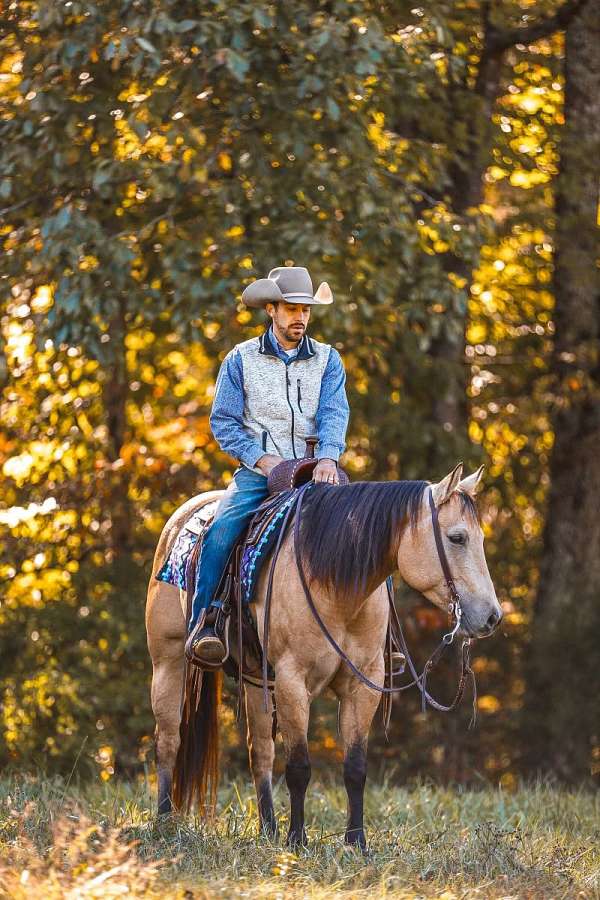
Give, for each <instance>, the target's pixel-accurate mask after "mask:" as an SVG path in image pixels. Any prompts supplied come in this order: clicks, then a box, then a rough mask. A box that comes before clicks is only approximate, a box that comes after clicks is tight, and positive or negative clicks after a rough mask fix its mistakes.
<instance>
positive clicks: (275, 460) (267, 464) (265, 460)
mask: <svg viewBox="0 0 600 900" xmlns="http://www.w3.org/2000/svg"><path fill="white" fill-rule="evenodd" d="M282 462H283V459H282V458H281V456H277V455H276V454H275V453H265V455H264V456H261V458H260V459H259V460H258V462H257V463H256V465H257V467H258V468H259V469H260V471H261V472H262V473H263V475H266V476H267V477H268V476H269V475H270V474H271V472H272V471H273V469H274V468H275V466H278V465H279V463H282Z"/></svg>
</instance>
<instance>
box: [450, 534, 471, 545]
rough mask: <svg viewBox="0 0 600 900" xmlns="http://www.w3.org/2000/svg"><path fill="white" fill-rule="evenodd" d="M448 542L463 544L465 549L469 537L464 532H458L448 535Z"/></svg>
mask: <svg viewBox="0 0 600 900" xmlns="http://www.w3.org/2000/svg"><path fill="white" fill-rule="evenodd" d="M448 540H449V541H450V543H452V544H461V545H462V546H463V547H464V545H465V544H466V543H467V535H466V534H464V532H462V531H456V532H454V534H449V535H448Z"/></svg>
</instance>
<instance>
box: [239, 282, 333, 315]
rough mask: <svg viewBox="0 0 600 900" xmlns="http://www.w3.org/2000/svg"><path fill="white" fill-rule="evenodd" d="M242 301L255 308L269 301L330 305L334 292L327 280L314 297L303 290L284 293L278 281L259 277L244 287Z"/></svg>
mask: <svg viewBox="0 0 600 900" xmlns="http://www.w3.org/2000/svg"><path fill="white" fill-rule="evenodd" d="M242 303H245V304H246V306H250V307H252V308H253V309H262V308H263V307H265V306H266V305H267V303H290V304H293V303H301V304H302V305H303V306H329V305H330V304H331V303H333V294H332V293H331V288H330V287H329V285H328V284H327V282H326V281H324V282H323V283H322V284H320V285H319V288H318V290H317V293H316V294H315V295H314V297H311V295H310V294H304V293H301V292H299V293H291V294H283V293H282V292H281V290H280V288H279V286H278V285H277V283H276V282H275V281H273V280H272V279H271V278H259V279H257V281H253V282H252V284H249V285H248V287H247V288H245V289H244V291H243V293H242Z"/></svg>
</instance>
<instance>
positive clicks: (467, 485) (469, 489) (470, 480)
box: [458, 466, 485, 497]
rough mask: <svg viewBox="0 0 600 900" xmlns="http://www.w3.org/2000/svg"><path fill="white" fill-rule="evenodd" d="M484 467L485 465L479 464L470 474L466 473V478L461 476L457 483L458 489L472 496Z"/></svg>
mask: <svg viewBox="0 0 600 900" xmlns="http://www.w3.org/2000/svg"><path fill="white" fill-rule="evenodd" d="M484 469H485V466H479V468H478V469H477V471H476V472H473V474H472V475H467V477H466V478H463V479H462V481H461V482H460V484H459V485H458V490H459V491H464V493H465V494H470V495H471V497H474V496H475V494H476V493H477V487H478V485H479V482H480V481H481V476H482V475H483V471H484Z"/></svg>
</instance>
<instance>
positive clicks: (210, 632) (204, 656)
mask: <svg viewBox="0 0 600 900" xmlns="http://www.w3.org/2000/svg"><path fill="white" fill-rule="evenodd" d="M219 613H220V610H219V609H216V608H215V607H214V606H211V607H209V609H208V610H207V612H206V615H205V616H204V617H203V618H201V619H200V621H199V622H198V625H197V626H196V628H194V630H193V631H192V633H191V634H190V636H189V638H188V640H187V643H186V653H187V655H189V656H192V657H193V658H194V660H195V661H196V662H197V663H198V664H199V665H200V666H202V665H203V664H205V665H207V666H209V667H211V668H214V667H217V666H220V665H221V664H222V663H223V662H225V659H226V657H227V649H226V647H225V643H224V641H223V640H222V638H221V634H222V626H223V624H224V623H222V622H220V621H219V620H220V619H222V618H223V617H222V616H220V615H219ZM219 626H221V627H219Z"/></svg>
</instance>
